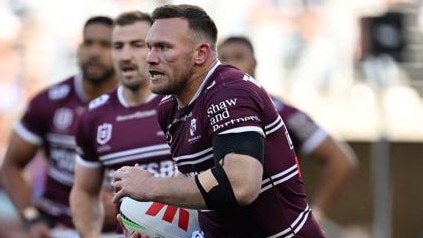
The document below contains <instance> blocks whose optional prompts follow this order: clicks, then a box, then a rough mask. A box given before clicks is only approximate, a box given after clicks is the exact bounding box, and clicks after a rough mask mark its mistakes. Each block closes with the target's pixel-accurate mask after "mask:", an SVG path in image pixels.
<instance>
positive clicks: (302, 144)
mask: <svg viewBox="0 0 423 238" xmlns="http://www.w3.org/2000/svg"><path fill="white" fill-rule="evenodd" d="M272 101H273V104H274V105H275V107H276V110H277V111H278V112H279V115H281V117H282V118H283V120H284V121H285V123H286V128H287V129H288V131H289V135H290V136H291V138H292V142H293V143H294V147H295V149H297V150H298V151H299V152H301V153H303V154H306V155H307V154H310V153H311V152H313V151H314V150H315V149H317V147H319V146H320V145H321V144H322V142H323V141H324V140H325V139H326V138H328V136H329V134H328V133H327V131H326V130H324V129H323V128H321V127H320V126H319V125H317V124H316V122H314V120H313V119H311V118H310V117H309V116H308V115H307V114H306V113H305V112H303V111H301V110H300V109H298V108H296V107H294V106H292V105H289V104H287V103H285V102H282V101H281V100H280V99H278V98H276V97H272Z"/></svg>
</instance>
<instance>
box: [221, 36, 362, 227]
mask: <svg viewBox="0 0 423 238" xmlns="http://www.w3.org/2000/svg"><path fill="white" fill-rule="evenodd" d="M217 51H218V57H219V59H220V60H221V61H222V63H227V64H231V65H233V66H235V67H238V68H239V69H241V70H242V71H244V72H246V73H248V74H249V75H251V76H253V77H254V76H255V69H256V64H257V63H256V59H255V56H254V48H253V45H252V43H251V41H250V40H249V39H248V38H246V37H243V36H230V37H228V38H225V39H223V40H222V41H221V42H220V43H219V45H218V46H217ZM272 100H273V103H274V105H275V107H276V109H277V110H278V112H279V115H281V117H282V118H283V120H284V121H285V123H286V127H287V129H288V131H289V134H290V135H291V138H292V142H293V144H294V147H295V149H296V150H297V151H298V152H300V153H302V154H304V155H311V157H312V158H315V159H317V160H318V161H319V162H320V164H321V165H322V166H323V167H322V171H321V173H320V176H321V177H320V184H319V185H320V186H319V187H318V189H316V190H317V191H316V194H315V196H314V200H313V206H312V207H313V213H314V214H315V216H316V217H318V218H319V220H320V219H323V218H324V216H325V214H327V212H328V211H329V209H330V207H331V205H332V204H333V202H334V201H335V200H336V196H337V195H338V194H339V193H340V192H341V190H342V188H343V186H344V185H345V183H346V182H347V181H348V179H349V178H350V176H351V174H352V172H353V171H354V169H355V166H356V163H357V159H356V155H355V153H354V151H353V150H352V149H351V147H350V146H349V145H348V144H346V143H343V142H341V141H337V140H336V139H335V138H333V137H332V136H331V135H330V134H328V132H327V131H326V130H324V129H323V128H322V127H320V126H319V125H318V124H316V123H315V122H314V120H313V119H312V118H311V117H310V116H309V115H307V114H306V113H305V112H303V111H301V110H299V109H298V108H296V107H294V106H292V105H290V104H288V103H286V102H284V101H282V100H280V99H278V98H277V97H274V96H273V97H272Z"/></svg>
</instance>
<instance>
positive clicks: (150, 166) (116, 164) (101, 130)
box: [76, 87, 175, 178]
mask: <svg viewBox="0 0 423 238" xmlns="http://www.w3.org/2000/svg"><path fill="white" fill-rule="evenodd" d="M161 99H162V96H158V95H155V94H152V95H151V97H150V98H149V99H147V102H145V103H143V104H141V105H138V106H134V107H129V106H127V104H126V102H125V99H124V98H123V95H122V88H121V87H118V88H117V89H116V90H115V91H113V92H111V93H109V94H104V95H102V96H100V97H99V98H97V99H94V100H93V101H92V102H91V103H90V104H89V106H88V110H87V112H86V113H85V114H84V115H83V117H82V122H81V124H80V127H79V129H78V132H77V136H76V141H77V146H78V156H77V163H79V164H81V165H82V166H87V167H94V168H95V167H98V166H103V167H104V168H106V169H108V170H109V175H110V177H111V176H112V175H113V172H114V171H115V170H117V169H119V168H120V167H122V166H125V165H130V166H133V165H135V164H136V163H138V164H139V166H140V167H141V168H144V169H146V170H148V171H150V172H152V173H154V174H155V176H157V177H169V176H173V174H174V172H175V165H174V163H173V160H172V157H171V155H170V148H169V145H168V144H167V142H166V139H165V136H164V133H163V131H162V130H161V129H160V127H159V123H158V121H157V109H158V105H159V102H160V100H161ZM110 177H109V178H110Z"/></svg>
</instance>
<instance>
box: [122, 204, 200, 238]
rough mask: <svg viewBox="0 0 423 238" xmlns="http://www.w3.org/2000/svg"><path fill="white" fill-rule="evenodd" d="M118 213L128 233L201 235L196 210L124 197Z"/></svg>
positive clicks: (159, 237)
mask: <svg viewBox="0 0 423 238" xmlns="http://www.w3.org/2000/svg"><path fill="white" fill-rule="evenodd" d="M120 215H121V221H122V225H123V226H124V227H125V229H126V230H127V231H128V232H129V234H132V233H134V232H135V231H139V232H141V233H142V234H146V235H148V236H149V237H150V238H187V237H202V235H201V232H200V228H199V225H198V215H197V211H196V210H191V209H185V208H180V207H175V206H170V205H167V204H163V203H158V202H139V201H136V200H134V199H131V198H129V197H124V198H123V199H122V203H121V205H120Z"/></svg>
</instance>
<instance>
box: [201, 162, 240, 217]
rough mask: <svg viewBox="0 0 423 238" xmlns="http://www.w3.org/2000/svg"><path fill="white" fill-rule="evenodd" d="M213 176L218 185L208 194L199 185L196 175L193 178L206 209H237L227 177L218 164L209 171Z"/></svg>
mask: <svg viewBox="0 0 423 238" xmlns="http://www.w3.org/2000/svg"><path fill="white" fill-rule="evenodd" d="M211 172H212V174H213V176H214V177H215V178H216V180H217V182H218V185H216V186H214V187H213V188H212V189H211V190H210V191H209V192H206V190H205V189H204V187H203V186H202V185H201V183H200V180H199V179H198V175H196V176H195V177H194V180H195V183H196V184H197V187H198V189H199V190H200V192H201V195H203V198H204V201H205V202H206V205H207V208H208V209H210V210H219V209H231V208H236V207H238V206H239V205H238V202H237V200H236V198H235V194H234V191H233V190H232V186H231V183H230V182H229V179H228V176H227V175H226V173H225V170H223V167H222V166H221V165H220V164H217V165H216V166H215V167H214V168H212V169H211Z"/></svg>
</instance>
